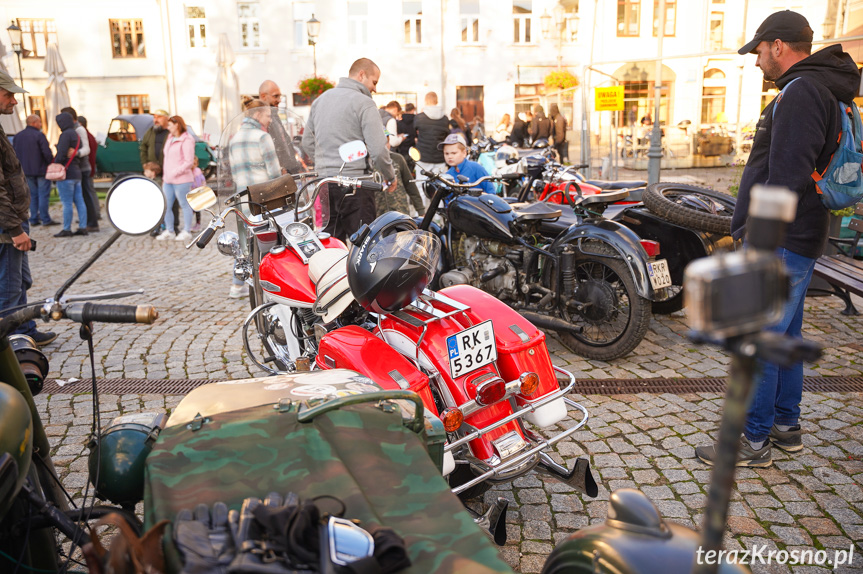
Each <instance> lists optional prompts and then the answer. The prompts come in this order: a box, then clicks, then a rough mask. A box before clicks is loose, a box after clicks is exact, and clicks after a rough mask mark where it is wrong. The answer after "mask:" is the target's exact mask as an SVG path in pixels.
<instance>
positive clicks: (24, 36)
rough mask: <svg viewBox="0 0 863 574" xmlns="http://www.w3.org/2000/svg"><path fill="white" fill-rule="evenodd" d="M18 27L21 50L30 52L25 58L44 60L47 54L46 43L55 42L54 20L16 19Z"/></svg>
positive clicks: (55, 29)
mask: <svg viewBox="0 0 863 574" xmlns="http://www.w3.org/2000/svg"><path fill="white" fill-rule="evenodd" d="M18 27H19V28H21V43H22V44H23V46H22V48H23V49H25V50H29V51H30V53H29V54H27V55H26V56H24V57H25V58H44V57H45V54H47V53H48V43H49V42H55V43H56V42H57V25H56V24H55V23H54V20H34V19H32V18H18Z"/></svg>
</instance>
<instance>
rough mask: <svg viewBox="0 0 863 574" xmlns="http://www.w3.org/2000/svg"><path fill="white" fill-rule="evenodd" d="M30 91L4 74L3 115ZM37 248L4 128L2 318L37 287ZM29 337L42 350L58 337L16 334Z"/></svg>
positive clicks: (28, 326)
mask: <svg viewBox="0 0 863 574" xmlns="http://www.w3.org/2000/svg"><path fill="white" fill-rule="evenodd" d="M23 93H26V91H25V90H24V89H23V88H22V87H20V86H18V85H16V84H15V82H14V80H12V78H11V77H10V76H9V74H5V73H3V72H0V114H11V113H14V111H13V110H14V108H15V105H16V104H17V103H18V102H17V101H16V100H15V94H23ZM34 247H35V244H34V242H33V241H32V240H31V239H30V186H29V185H27V177H26V176H25V175H24V170H23V169H22V168H21V162H20V161H18V158H17V156H16V155H15V150H14V149H13V148H12V144H11V143H9V139H8V138H7V137H6V134H5V133H4V132H3V128H2V127H0V315H5V314H6V313H4V312H3V311H5V310H6V309H12V308H15V307H19V306H21V305H26V304H27V289H29V288H30V286H31V285H32V284H33V279H32V278H31V277H30V263H29V262H28V261H27V252H28V251H30V250H31V249H33V248H34ZM15 332H16V333H20V334H23V335H29V336H30V337H32V338H33V341H34V342H35V343H36V344H37V345H39V346H40V347H42V346H44V345H47V344H48V343H50V342H51V341H53V340H54V339H56V338H57V335H55V334H54V333H51V332H49V331H44V332H39V331H37V330H36V323H35V322H34V321H27V322H26V323H24V324H23V325H21V326H20V327H18V329H17V330H16V331H15Z"/></svg>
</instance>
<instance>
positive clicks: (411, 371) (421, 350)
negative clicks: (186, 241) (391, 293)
mask: <svg viewBox="0 0 863 574" xmlns="http://www.w3.org/2000/svg"><path fill="white" fill-rule="evenodd" d="M357 143H358V144H360V145H361V142H352V143H351V144H345V145H346V146H354V144H357ZM354 147H356V146H354ZM364 153H365V150H364V146H362V150H359V151H358V150H357V149H353V151H351V150H347V149H346V150H345V153H344V154H343V158H344V159H346V162H347V159H348V158H349V157H357V156H358V155H359V156H362V154H364ZM294 179H295V178H291V176H290V175H287V176H283V177H282V178H279V179H276V180H273V181H271V182H268V183H265V184H260V185H266V186H270V187H275V186H284V187H286V188H290V187H291V184H292V183H293V181H294ZM289 180H290V181H289ZM328 185H341V186H344V187H353V188H354V189H357V188H359V187H362V186H366V187H368V186H372V185H379V184H374V183H373V182H368V181H363V180H357V179H352V178H344V177H329V178H323V179H313V180H311V181H310V182H309V183H308V184H306V185H304V186H303V187H302V188H301V189H299V190H298V191H293V192H291V193H287V194H283V195H284V198H283V200H282V203H283V205H282V207H273V206H271V207H266V206H263V205H260V206H259V208H258V209H259V212H260V214H261V215H260V216H259V217H251V216H249V215H247V214H245V213H243V212H242V210H240V209H238V205H233V206H230V207H228V208H227V209H225V210H223V211H222V212H221V213H220V214H218V215H217V214H213V219H212V221H211V222H210V223H209V225H208V226H207V228H206V229H205V230H204V231H203V232H202V233H201V235H200V236H199V237H198V238H197V239H196V241H195V243H196V244H197V245H198V247H201V248H203V247H205V246H206V245H207V243H208V242H209V241H210V240H211V239H212V237H213V235H214V234H215V231H216V230H217V229H219V228H221V227H224V225H225V218H226V217H227V216H228V215H229V214H230V213H235V214H236V215H237V216H238V217H239V218H240V219H241V220H242V221H243V228H245V229H246V230H247V236H246V237H245V240H246V241H247V242H248V245H249V246H250V249H251V250H254V249H258V250H260V252H261V253H265V255H263V257H262V258H261V262H260V266H259V269H258V270H257V277H256V278H255V277H253V275H252V274H249V275H247V277H248V279H250V280H252V282H253V283H254V282H257V283H259V284H260V287H261V289H262V291H263V293H264V299H265V302H264V303H263V304H262V305H259V306H258V307H256V309H255V310H253V312H252V313H251V314H250V316H249V318H248V319H247V320H246V326H247V327H248V326H249V325H250V324H252V323H254V322H255V317H256V315H260V314H261V307H265V308H267V309H269V310H270V311H271V315H270V317H275V320H272V319H271V320H270V324H269V325H267V326H266V327H265V329H266V330H265V331H264V333H259V334H262V335H263V337H262V341H264V340H265V339H266V340H270V341H273V342H276V343H279V338H281V341H282V345H281V347H280V348H279V352H280V354H279V355H278V357H275V358H274V357H262V358H258V359H255V362H256V363H258V364H259V365H260V366H262V368H265V370H267V371H269V372H292V371H294V370H296V369H298V368H303V365H305V364H308V362H311V363H312V366H313V367H314V368H317V369H321V370H327V369H336V368H347V369H352V370H354V371H357V372H358V373H360V374H362V375H365V376H366V377H368V378H369V379H371V380H372V381H373V382H374V383H376V384H377V385H379V386H380V387H382V388H384V389H387V390H397V389H409V390H412V391H415V392H417V393H418V394H419V395H420V396H421V397H422V399H423V402H424V406H425V407H426V410H427V411H428V412H429V413H431V414H432V415H434V416H435V417H436V418H437V419H439V421H440V423H439V424H443V426H444V428H445V430H446V432H447V436H448V441H447V444H446V445H445V447H444V451H445V454H444V474H445V475H448V476H449V479H450V484H451V486H452V487H453V491H454V492H455V493H456V494H461V495H462V497H463V498H470V497H474V496H477V495H479V494H481V493H482V492H484V491H485V490H487V489H488V488H489V487H490V483H493V482H499V481H507V480H511V479H513V478H515V477H516V476H520V475H522V474H525V473H527V472H530V471H531V470H533V469H535V468H536V469H538V470H540V471H544V472H547V473H550V474H552V475H554V476H557V477H559V478H561V479H563V480H565V481H566V482H568V483H569V484H570V485H572V486H573V487H577V488H579V489H580V490H582V491H583V492H585V493H586V494H588V495H589V496H596V494H597V486H596V483H595V481H594V479H593V477H592V475H591V473H590V466H589V462H588V461H587V460H586V459H577V460H576V462H575V465H574V468H573V469H572V470H569V469H567V468H566V467H565V466H563V465H561V464H559V463H558V462H556V461H555V460H554V459H552V457H551V455H550V452H549V451H550V449H551V447H552V446H553V445H555V444H557V443H558V442H560V441H561V440H563V439H564V438H566V437H568V436H570V435H572V434H573V433H574V432H576V431H577V430H578V429H579V428H581V427H583V426H584V425H585V424H586V422H587V419H588V414H587V410H586V409H585V408H584V407H583V406H581V405H579V404H578V403H575V402H574V401H572V400H571V399H569V398H567V397H566V396H565V395H566V394H567V393H568V392H569V391H571V390H572V388H573V386H574V383H575V381H574V378H573V376H572V374H571V373H569V372H567V371H564V370H563V369H560V368H558V367H555V366H554V365H552V362H551V357H550V355H549V352H548V349H547V347H546V344H545V335H544V334H543V333H542V332H541V331H540V330H539V329H537V328H536V327H535V326H534V325H533V324H531V323H530V322H529V321H527V320H526V319H524V318H523V317H521V316H520V315H519V314H518V313H516V312H515V311H513V310H512V309H511V308H509V307H508V306H506V305H505V304H503V303H501V302H500V301H498V300H497V299H495V298H493V297H492V296H490V295H488V294H486V293H484V292H482V291H480V290H478V289H475V288H473V287H470V286H464V285H460V286H453V287H451V288H448V289H443V290H441V291H440V292H433V291H429V290H427V289H425V286H426V285H427V283H428V280H429V279H430V277H431V273H433V269H434V268H436V258H437V256H438V255H439V250H440V248H439V245H438V244H437V243H436V242H437V241H438V239H437V238H436V237H434V236H433V235H431V234H428V233H426V232H421V231H418V230H416V224H415V223H414V222H413V221H412V220H411V219H410V218H408V217H407V216H400V215H399V214H395V213H389V214H385V215H384V216H382V217H381V218H379V219H378V220H376V224H377V223H378V222H380V221H389V220H393V219H398V222H399V224H398V225H396V226H395V227H393V228H392V229H388V230H387V232H386V233H375V232H373V230H371V231H369V230H367V232H368V233H369V235H368V236H367V237H366V236H363V237H355V238H354V239H355V242H354V247H353V248H352V251H351V252H350V256H349V252H348V251H347V250H346V249H345V248H344V246H343V244H342V243H341V242H339V241H337V240H334V239H332V238H330V237H329V236H328V235H327V234H325V233H322V232H321V231H319V229H320V228H321V227H322V226H324V225H325V224H326V220H327V218H328V209H327V206H328V200H327V194H326V192H325V190H326V188H327V186H328ZM254 187H255V186H249V189H248V192H247V196H248V197H254V196H256V195H260V192H261V190H260V189H254ZM240 195H241V196H242V192H241V194H240ZM191 197H192V199H191V200H190V203H192V205H193V207H196V208H197V209H199V210H200V209H203V208H205V207H207V206H211V205H212V204H214V203H215V196H214V194H213V193H212V192H211V191H210V190H208V189H206V188H200V189H198V190H195V191H194V192H193V193H192V194H191ZM208 197H209V199H208ZM235 203H239V202H236V201H235ZM316 206H317V207H316ZM285 213H292V214H293V216H292V217H291V218H288V217H287V216H286V215H285ZM387 218H389V219H387ZM288 219H292V220H291V221H288ZM380 225H382V224H378V225H377V226H376V225H374V224H373V225H372V226H370V227H371V228H373V229H376V228H378V227H380ZM405 227H407V229H405ZM411 227H412V229H411ZM316 229H317V230H316ZM373 239H374V241H373ZM364 240H365V242H364ZM395 240H398V241H399V242H401V243H400V245H401V248H402V249H403V250H407V251H406V252H409V253H410V252H411V249H413V248H415V247H416V246H417V245H420V246H422V245H428V246H429V248H428V251H429V253H428V255H429V258H430V260H429V261H427V262H426V263H427V264H428V265H431V270H432V271H430V272H429V274H428V276H427V277H425V276H424V277H420V278H419V279H418V280H416V281H414V282H412V283H410V284H408V283H404V284H402V285H401V289H402V290H405V289H406V290H407V292H408V293H409V294H410V295H411V296H410V297H409V298H408V299H404V300H403V301H402V302H401V303H402V304H400V305H398V306H397V307H392V306H390V307H388V308H386V309H383V308H381V307H376V306H374V305H369V304H367V302H366V304H361V303H362V302H363V301H362V300H360V299H361V298H359V297H355V295H356V293H355V292H354V290H352V289H351V288H350V287H349V285H348V282H349V281H348V260H349V257H350V260H351V261H353V260H355V259H356V258H357V257H358V256H359V254H361V253H371V252H372V248H371V247H369V248H368V249H365V247H367V242H369V241H373V243H375V244H377V243H378V242H381V246H382V245H384V244H385V243H387V242H389V241H395ZM218 243H219V246H220V250H221V251H222V252H223V253H227V254H232V255H234V256H235V257H239V259H240V260H242V259H243V257H244V256H243V255H242V253H241V252H240V251H241V249H240V247H239V244H238V243H239V242H238V241H237V237H236V235H235V234H232V233H231V232H226V233H223V234H222V235H221V236H220V237H219V240H218ZM432 245H436V248H432V247H431V246H432ZM417 249H418V248H417ZM375 253H378V256H379V257H381V259H378V260H377V261H376V262H374V263H375V265H377V264H378V263H380V262H382V261H383V260H384V257H383V255H382V254H380V253H379V250H378V251H375ZM431 259H435V261H431ZM414 263H416V262H411V261H410V260H409V261H408V262H407V264H408V265H412V264H414ZM238 265H239V266H240V267H242V266H247V265H249V261H248V259H245V260H243V261H238ZM372 267H374V265H373V266H372ZM243 274H244V275H245V273H243ZM252 287H253V288H254V287H256V285H252ZM288 337H291V338H292V339H293V340H294V341H295V342H296V347H294V349H293V350H291V349H290V348H289V347H288V345H286V344H283V343H284V341H285V340H286V339H288ZM249 343H250V341H249V340H248V338H247V340H246V346H247V350H248V349H249V348H250V347H251V345H250V344H249ZM266 351H267V349H266V345H265V352H266ZM294 353H296V354H294ZM268 359H269V360H268ZM265 365H266V367H265ZM276 367H277V368H276ZM558 376H560V377H562V379H563V380H564V381H565V384H563V385H561V384H560V383H559V382H558ZM331 392H332V393H335V392H336V389H334V388H333V389H329V388H327V385H326V384H318V385H317V386H316V387H315V388H310V389H309V398H310V399H313V398H314V397H315V396H327V395H328V394H330V393H331ZM568 407H571V408H572V409H574V410H575V411H578V412H577V413H576V412H572V413H570V412H569V410H568ZM573 415H574V416H573ZM568 417H570V418H572V419H573V420H574V421H575V422H574V423H572V424H571V425H570V426H568V428H567V429H566V430H564V431H562V432H557V433H555V434H553V435H552V436H551V437H550V438H544V437H542V436H540V435H539V434H538V433H537V432H533V431H532V430H530V428H529V427H528V423H529V424H530V425H531V426H533V427H537V428H549V429H550V428H552V427H554V426H555V425H557V424H559V423H561V422H562V421H564V420H565V419H567V418H568Z"/></svg>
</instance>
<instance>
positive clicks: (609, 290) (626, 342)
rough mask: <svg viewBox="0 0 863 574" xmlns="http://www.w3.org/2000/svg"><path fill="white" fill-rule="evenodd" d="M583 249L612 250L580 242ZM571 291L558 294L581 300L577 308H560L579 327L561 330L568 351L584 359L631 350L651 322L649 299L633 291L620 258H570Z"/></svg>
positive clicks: (606, 357)
mask: <svg viewBox="0 0 863 574" xmlns="http://www.w3.org/2000/svg"><path fill="white" fill-rule="evenodd" d="M582 245H583V247H584V248H585V250H588V251H592V252H595V253H601V254H607V255H617V252H616V251H615V250H614V249H613V248H612V247H611V246H609V245H607V244H605V243H599V242H589V243H588V242H586V243H583V244H582ZM575 281H576V283H577V286H576V292H575V294H569V293H566V294H564V297H563V299H564V300H565V301H566V300H570V299H572V300H574V301H576V302H580V303H586V304H587V305H586V307H585V308H584V309H582V310H581V311H577V310H574V309H569V308H567V309H564V316H568V318H569V320H570V322H571V323H572V324H573V325H578V326H580V327H582V329H583V330H582V332H581V333H577V334H573V333H564V332H561V333H560V337H561V340H562V341H563V343H564V344H565V345H566V346H567V347H569V348H570V349H571V350H572V352H574V353H575V354H577V355H580V356H582V357H584V358H586V359H596V360H600V361H608V360H611V359H619V358H620V357H623V356H625V355H627V354H629V353H630V352H631V351H632V350H633V349H635V348H636V347H637V346H638V345H639V343H641V341H642V339H644V335H645V333H647V328H648V327H649V326H650V318H651V312H650V301H649V300H647V299H645V298H644V297H642V296H641V295H639V294H638V292H637V290H636V288H635V281H634V280H633V279H632V273H631V272H630V270H629V267H627V265H626V264H625V263H624V262H623V261H621V260H620V259H612V258H611V257H607V258H606V257H589V256H580V257H577V258H576V261H575Z"/></svg>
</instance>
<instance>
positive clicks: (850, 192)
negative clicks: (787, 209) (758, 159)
mask: <svg viewBox="0 0 863 574" xmlns="http://www.w3.org/2000/svg"><path fill="white" fill-rule="evenodd" d="M798 79H799V78H794V79H793V80H791V81H790V82H788V83H787V84H786V85H785V87H784V88H782V91H781V92H779V95H778V96H776V103H774V104H773V117H776V106H777V105H779V102H780V101H781V100H782V94H783V93H784V92H785V90H787V89H788V87H789V86H790V85H791V84H793V83H794V82H796V81H797V80H798ZM837 104H838V105H839V113H840V116H841V117H842V127H841V128H840V129H841V131H840V132H839V147H838V148H836V151H835V152H834V153H833V155H832V156H831V157H830V163H828V164H827V168H826V169H825V170H824V172H823V173H818V170H817V169H816V170H815V171H813V172H812V179H813V180H814V181H815V190H816V191H817V192H818V197H820V198H821V203H822V204H824V207H826V208H827V209H830V210H835V209H844V208H846V207H849V206H852V205H854V204H855V203H857V202H858V201H860V200H861V199H863V153H861V152H863V147H861V137H863V122H861V121H860V113H859V112H858V111H857V106H856V105H855V104H854V103H853V102H852V103H851V104H846V103H844V102H840V101H838V100H837Z"/></svg>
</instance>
